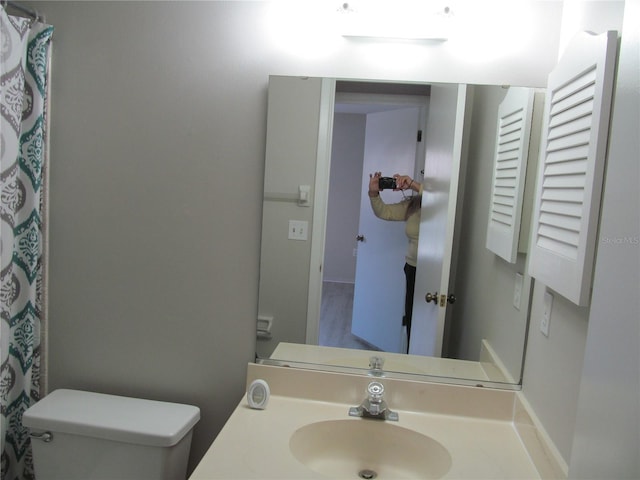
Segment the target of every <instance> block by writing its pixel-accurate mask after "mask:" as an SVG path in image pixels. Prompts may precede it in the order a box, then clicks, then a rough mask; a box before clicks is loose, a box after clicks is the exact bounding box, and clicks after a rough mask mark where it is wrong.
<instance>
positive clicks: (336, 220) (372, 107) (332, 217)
mask: <svg viewBox="0 0 640 480" xmlns="http://www.w3.org/2000/svg"><path fill="white" fill-rule="evenodd" d="M429 92H430V87H429V86H428V85H419V84H409V85H406V84H385V83H363V82H337V84H336V103H335V109H334V123H333V132H332V139H333V140H332V154H331V168H330V179H329V200H328V210H327V228H326V236H325V244H326V248H325V258H324V262H323V286H322V300H321V311H320V322H319V337H318V343H319V345H322V346H331V347H341V348H353V349H361V350H384V351H395V352H402V353H406V348H407V345H406V332H405V333H401V332H402V329H403V327H402V316H403V314H404V310H403V309H404V292H405V281H404V272H403V271H402V268H403V265H404V254H405V252H406V248H407V238H406V235H405V234H404V222H385V221H382V220H380V219H377V218H375V217H374V216H373V213H372V211H371V207H370V205H369V202H368V196H367V191H368V178H369V173H372V172H373V171H377V170H379V171H382V172H383V174H384V175H387V176H391V175H393V174H394V173H401V174H408V175H412V176H413V178H416V179H417V180H419V181H422V177H423V176H422V169H423V168H424V147H421V146H420V145H419V140H422V139H421V138H419V136H420V133H419V132H423V131H424V130H425V122H426V109H427V106H428V97H429ZM399 110H405V111H406V112H409V111H411V110H412V111H413V112H414V113H412V114H409V118H411V115H414V116H415V120H414V123H413V125H411V123H410V122H409V125H411V127H410V128H411V129H412V133H411V135H410V138H411V139H412V140H410V142H412V144H411V145H410V146H409V147H408V148H411V149H412V150H411V151H412V152H413V153H412V158H411V159H410V161H407V160H406V156H407V155H406V152H405V153H404V159H403V160H401V161H400V163H398V161H396V157H403V155H402V154H401V153H400V152H398V155H394V154H389V151H388V150H387V151H386V152H385V153H384V154H383V156H384V155H386V156H388V157H389V161H388V162H387V161H386V160H384V161H381V160H380V158H378V159H376V158H375V157H376V155H375V154H374V155H372V154H371V152H367V151H366V147H365V143H366V135H367V129H368V128H369V135H373V136H374V137H376V138H382V139H383V140H376V141H377V142H380V141H382V142H383V143H384V137H385V132H387V131H389V132H392V131H393V129H394V128H400V127H398V126H397V125H394V124H396V123H397V119H398V118H399V117H398V111H399ZM393 111H396V113H395V114H392V113H389V114H388V119H387V118H386V117H387V114H386V113H385V112H393ZM400 115H401V117H400V118H402V115H405V116H406V115H407V114H406V113H402V114H400ZM394 116H395V119H394ZM374 117H375V118H374ZM372 118H374V120H372ZM368 120H369V122H368ZM381 122H390V124H385V123H381ZM368 123H369V125H370V126H369V127H367V124H368ZM381 125H387V126H382V127H381ZM371 129H373V132H372V131H371ZM389 135H390V136H392V135H393V134H392V133H390V134H389ZM376 141H374V142H373V145H374V146H375V145H377V143H376ZM367 145H368V146H369V148H371V142H369V143H367ZM384 148H385V146H382V148H381V150H384ZM403 150H404V149H403ZM392 151H393V150H392ZM371 157H374V159H373V160H370V158H371ZM384 158H386V157H384ZM367 160H368V161H367ZM371 168H373V170H372V171H369V170H371ZM384 196H385V202H387V203H395V202H399V201H401V200H402V198H403V197H402V193H401V192H385V193H384ZM365 217H368V219H366V218H365ZM363 220H366V221H369V222H377V223H378V227H377V228H381V229H383V230H385V231H386V230H392V229H393V230H395V232H394V233H392V234H390V235H389V237H388V238H387V236H386V235H385V238H384V240H383V239H381V237H379V236H377V235H376V240H380V241H384V242H386V243H384V244H383V245H384V250H385V251H389V252H396V253H395V257H393V254H392V258H393V259H384V260H383V261H382V262H381V263H380V265H381V268H382V269H383V271H381V272H380V274H379V275H374V277H375V278H368V277H371V276H372V275H370V273H369V274H367V273H365V274H363V273H362V270H359V269H358V268H357V265H358V262H365V263H368V264H369V265H371V264H372V262H376V261H377V260H376V258H375V257H374V258H371V256H370V255H371V254H370V253H369V254H368V255H369V258H368V259H367V258H365V256H366V254H367V252H366V251H363V249H359V247H361V246H362V243H361V242H362V240H361V242H358V241H357V238H358V237H360V238H362V237H363V236H364V237H365V239H364V242H366V241H367V239H366V233H365V234H363V233H362V232H369V233H370V232H372V231H371V230H369V228H368V227H367V226H366V222H365V225H363ZM391 224H396V225H391ZM373 234H374V235H375V233H373ZM385 264H386V266H383V265H385ZM361 265H362V264H361ZM360 268H361V267H360ZM357 271H358V272H360V276H359V277H358V275H357ZM363 277H364V280H363ZM356 278H359V280H358V281H357V284H356ZM364 281H371V282H375V285H374V286H373V288H367V287H366V286H363V282H364ZM376 288H378V289H380V288H381V289H382V290H383V291H384V295H386V293H387V291H390V292H391V291H393V293H390V295H389V297H388V298H391V299H392V300H389V301H387V302H386V303H389V304H391V305H393V307H392V309H393V308H395V309H396V311H394V312H393V313H391V314H387V315H384V316H385V317H391V318H388V319H387V320H386V322H387V323H388V322H392V328H393V329H396V326H397V330H398V338H399V339H400V341H399V343H398V342H394V343H393V345H392V346H391V347H388V346H386V348H381V346H380V344H378V343H379V342H377V341H376V338H375V335H373V336H369V335H368V334H367V332H365V335H363V336H360V335H357V334H356V333H354V331H353V323H354V321H355V322H359V325H360V326H359V327H358V328H356V330H358V332H357V333H359V332H360V331H362V329H363V327H362V325H363V324H364V328H365V330H367V329H368V328H369V325H371V328H372V329H373V328H377V327H376V322H378V321H379V320H380V319H378V318H374V317H376V315H375V314H374V315H372V314H371V308H370V307H369V311H368V312H367V309H366V308H365V309H364V310H363V309H362V308H359V307H358V302H365V303H368V304H375V302H378V301H380V298H378V297H379V295H380V292H379V291H378V293H376ZM354 302H355V308H354ZM354 311H355V315H356V316H355V317H354ZM394 321H395V323H393V322H394ZM387 328H388V327H387ZM381 330H383V329H381ZM403 335H404V338H405V340H404V343H402V340H401V337H402V336H403ZM369 340H372V341H369ZM396 344H397V346H396Z"/></svg>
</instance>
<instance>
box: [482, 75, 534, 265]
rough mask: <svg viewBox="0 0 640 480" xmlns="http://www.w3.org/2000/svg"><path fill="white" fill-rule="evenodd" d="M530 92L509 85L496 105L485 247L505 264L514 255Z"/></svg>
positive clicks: (520, 211) (531, 101) (525, 160)
mask: <svg viewBox="0 0 640 480" xmlns="http://www.w3.org/2000/svg"><path fill="white" fill-rule="evenodd" d="M534 95H535V94H534V90H532V89H530V88H524V87H510V88H509V92H508V93H507V95H506V96H505V98H504V99H503V101H502V102H501V104H500V107H499V108H498V119H497V128H496V148H495V154H494V163H493V177H492V185H491V199H490V204H489V218H488V225H487V240H486V246H487V248H488V249H489V250H491V251H492V252H493V253H495V254H496V255H498V256H500V257H501V258H503V259H504V260H506V261H507V262H509V263H515V261H516V258H517V255H518V245H519V239H520V231H521V223H522V220H523V216H522V215H523V199H524V192H525V182H526V176H527V175H526V174H527V163H528V158H529V142H530V136H531V126H532V119H533V108H534V107H533V106H534Z"/></svg>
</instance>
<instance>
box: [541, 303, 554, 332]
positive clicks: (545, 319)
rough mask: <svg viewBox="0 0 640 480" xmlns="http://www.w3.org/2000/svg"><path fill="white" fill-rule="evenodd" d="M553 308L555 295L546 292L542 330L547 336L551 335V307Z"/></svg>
mask: <svg viewBox="0 0 640 480" xmlns="http://www.w3.org/2000/svg"><path fill="white" fill-rule="evenodd" d="M552 308H553V295H551V294H550V293H549V292H544V311H543V312H542V320H541V321H540V331H541V332H542V334H543V335H544V336H545V337H548V336H549V323H551V309H552Z"/></svg>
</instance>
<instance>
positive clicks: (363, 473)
mask: <svg viewBox="0 0 640 480" xmlns="http://www.w3.org/2000/svg"><path fill="white" fill-rule="evenodd" d="M358 476H359V477H360V478H364V479H365V480H372V479H373V478H376V477H377V476H378V474H377V473H376V472H375V471H373V470H367V469H365V470H360V471H359V472H358Z"/></svg>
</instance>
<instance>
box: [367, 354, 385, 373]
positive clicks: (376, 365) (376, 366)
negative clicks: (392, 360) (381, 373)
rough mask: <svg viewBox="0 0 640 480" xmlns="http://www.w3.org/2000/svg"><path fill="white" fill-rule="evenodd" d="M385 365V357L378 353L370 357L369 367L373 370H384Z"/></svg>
mask: <svg viewBox="0 0 640 480" xmlns="http://www.w3.org/2000/svg"><path fill="white" fill-rule="evenodd" d="M383 366H384V357H380V356H378V355H374V356H372V357H369V368H371V369H372V370H382V367H383Z"/></svg>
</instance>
